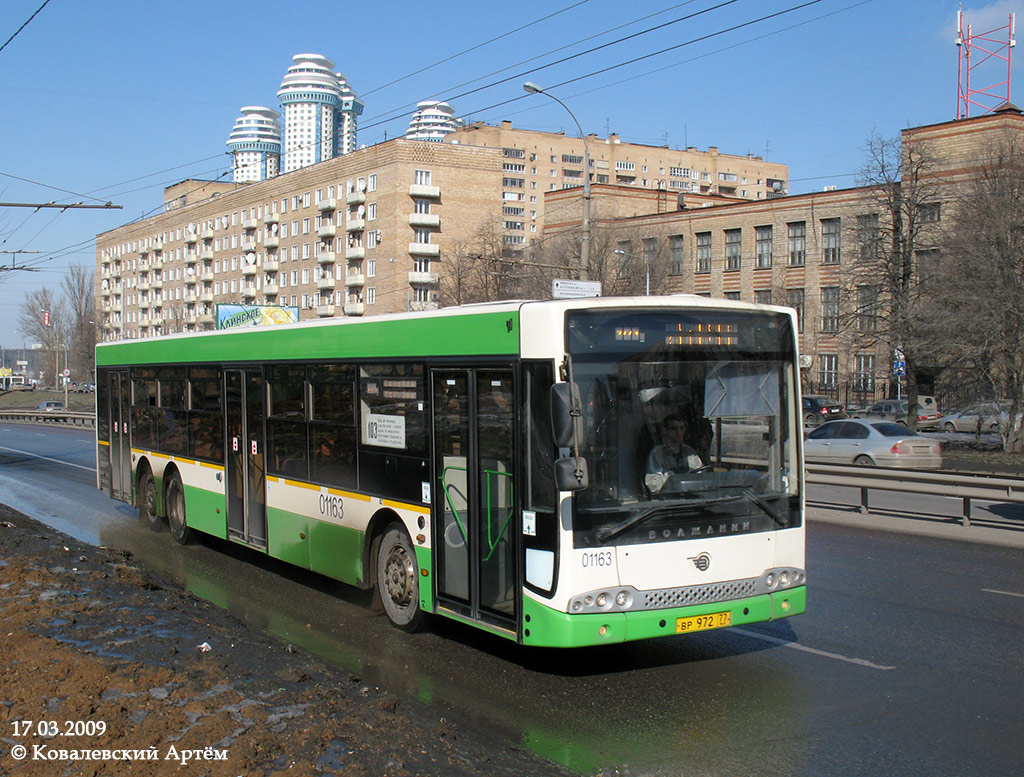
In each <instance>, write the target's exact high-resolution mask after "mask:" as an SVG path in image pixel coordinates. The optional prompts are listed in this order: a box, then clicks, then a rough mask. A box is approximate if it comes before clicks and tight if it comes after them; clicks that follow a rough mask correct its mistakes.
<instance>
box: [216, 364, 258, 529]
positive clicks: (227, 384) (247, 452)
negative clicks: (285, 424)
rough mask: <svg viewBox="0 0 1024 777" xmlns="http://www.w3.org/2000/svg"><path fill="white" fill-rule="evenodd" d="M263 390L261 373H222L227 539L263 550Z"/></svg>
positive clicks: (234, 370)
mask: <svg viewBox="0 0 1024 777" xmlns="http://www.w3.org/2000/svg"><path fill="white" fill-rule="evenodd" d="M263 387H264V380H263V373H262V372H261V371H260V370H254V369H225V370H224V388H225V391H224V405H225V407H224V409H225V416H226V418H227V430H226V431H227V435H226V437H225V439H226V442H227V455H226V456H225V463H226V465H227V466H226V475H227V510H228V538H229V539H233V540H238V541H240V542H244V543H245V544H246V545H252V546H253V547H256V548H262V549H266V547H267V504H266V496H265V493H266V492H265V489H266V470H265V469H264V450H263V448H264V433H263V419H264V418H265V417H266V408H265V399H264V388H263Z"/></svg>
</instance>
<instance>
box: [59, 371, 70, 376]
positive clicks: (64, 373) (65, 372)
mask: <svg viewBox="0 0 1024 777" xmlns="http://www.w3.org/2000/svg"><path fill="white" fill-rule="evenodd" d="M61 376H62V377H65V378H70V377H71V370H64V371H63V372H62V373H61Z"/></svg>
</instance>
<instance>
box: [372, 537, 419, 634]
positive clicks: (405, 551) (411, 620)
mask: <svg viewBox="0 0 1024 777" xmlns="http://www.w3.org/2000/svg"><path fill="white" fill-rule="evenodd" d="M417 572H418V570H417V569H416V552H415V551H414V550H413V547H412V542H411V541H410V540H409V535H408V534H406V532H405V529H403V528H402V527H401V525H399V524H397V523H393V524H391V525H390V526H389V527H388V528H387V531H385V532H384V536H383V537H382V538H381V540H380V545H379V546H378V551H377V593H378V594H379V595H380V600H381V604H383V605H384V612H386V613H387V615H388V619H389V620H390V621H391V622H392V623H393V624H394V625H395V626H397V627H398V628H400V629H402V630H403V631H416V630H417V629H418V628H420V626H421V625H422V624H423V611H422V610H420V586H419V577H418V574H417Z"/></svg>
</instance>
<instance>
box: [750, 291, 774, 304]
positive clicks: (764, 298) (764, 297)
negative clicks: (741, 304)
mask: <svg viewBox="0 0 1024 777" xmlns="http://www.w3.org/2000/svg"><path fill="white" fill-rule="evenodd" d="M754 302H756V303H757V304H758V305H771V304H772V290H771V289H755V290H754Z"/></svg>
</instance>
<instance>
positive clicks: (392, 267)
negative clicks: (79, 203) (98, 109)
mask: <svg viewBox="0 0 1024 777" xmlns="http://www.w3.org/2000/svg"><path fill="white" fill-rule="evenodd" d="M500 203H501V152H500V150H498V149H490V148H480V147H472V146H451V145H447V144H443V143H425V142H422V141H414V140H406V139H404V138H398V139H395V140H392V141H389V142H387V143H382V144H380V145H377V146H372V147H370V148H365V149H361V150H358V151H355V152H352V153H350V154H346V155H344V156H339V157H336V158H333V159H330V160H327V161H325V162H322V163H320V164H317V165H312V166H309V167H304V168H301V169H299V170H296V171H294V172H292V173H286V174H282V175H278V176H277V177H275V178H271V179H269V180H265V181H260V182H258V183H250V184H244V185H237V184H225V183H219V184H216V185H212V184H210V183H209V182H202V181H196V182H191V181H184V182H182V183H180V184H177V185H176V186H174V187H171V188H169V189H168V190H167V191H166V193H165V208H164V212H163V213H161V214H160V215H157V216H153V217H151V218H149V219H146V220H144V221H140V222H136V223H132V224H128V225H125V226H123V227H119V228H117V229H114V230H111V231H109V232H105V233H103V234H101V235H99V236H98V237H97V240H96V260H97V273H96V277H97V286H98V288H97V300H98V307H99V314H100V319H99V321H101V322H102V335H101V336H102V338H103V339H104V340H112V339H122V338H140V337H151V336H157V335H161V334H167V333H171V332H191V331H201V330H204V329H211V328H213V326H214V322H215V318H214V315H215V312H216V305H217V304H219V303H224V304H226V303H232V304H238V303H243V304H253V305H258V304H280V305H289V306H295V307H298V308H300V317H301V318H303V319H307V318H314V317H324V316H333V315H373V314H379V313H392V312H397V311H404V310H415V309H429V308H432V307H436V306H437V287H438V277H439V272H440V267H439V261H440V259H441V257H442V250H443V245H444V243H447V244H448V245H452V244H454V243H457V242H459V241H468V240H470V239H471V238H472V236H473V235H474V234H475V232H476V231H477V230H478V229H479V224H480V221H481V219H482V218H485V217H486V216H487V215H488V214H494V213H496V212H497V210H498V209H499V208H500Z"/></svg>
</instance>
